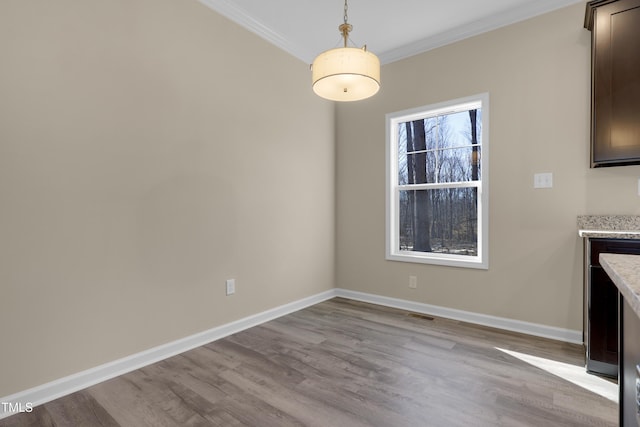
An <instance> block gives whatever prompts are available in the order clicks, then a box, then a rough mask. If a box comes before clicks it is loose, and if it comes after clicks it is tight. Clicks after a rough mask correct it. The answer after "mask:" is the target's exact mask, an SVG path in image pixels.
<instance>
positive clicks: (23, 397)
mask: <svg viewBox="0 0 640 427" xmlns="http://www.w3.org/2000/svg"><path fill="white" fill-rule="evenodd" d="M335 297H342V298H348V299H352V300H355V301H362V302H368V303H372V304H378V305H383V306H386V307H393V308H399V309H402V310H407V311H412V312H416V313H422V314H429V315H432V316H438V317H444V318H448V319H453V320H460V321H464V322H469V323H475V324H478V325H484V326H490V327H494V328H498V329H504V330H508V331H514V332H520V333H523V334H528V335H534V336H539V337H545V338H551V339H555V340H558V341H565V342H570V343H576V344H582V331H574V330H569V329H563V328H556V327H553V326H546V325H540V324H536V323H529V322H523V321H520V320H514V319H507V318H503V317H495V316H488V315H486V314H479V313H472V312H468V311H462V310H456V309H452V308H447V307H440V306H436V305H430V304H423V303H419V302H414V301H408V300H403V299H398V298H390V297H385V296H381V295H375V294H369V293H364V292H356V291H350V290H347V289H339V288H336V289H330V290H328V291H325V292H322V293H319V294H316V295H312V296H310V297H307V298H303V299H300V300H298V301H294V302H291V303H289V304H285V305H281V306H279V307H275V308H273V309H270V310H266V311H263V312H261V313H258V314H255V315H252V316H248V317H245V318H243V319H240V320H237V321H235V322H231V323H227V324H224V325H221V326H218V327H216V328H212V329H209V330H207V331H204V332H200V333H197V334H194V335H190V336H188V337H185V338H181V339H179V340H176V341H173V342H170V343H167V344H164V345H161V346H158V347H154V348H151V349H149V350H145V351H142V352H140V353H136V354H132V355H131V356H127V357H124V358H122V359H118V360H114V361H112V362H109V363H105V364H103V365H100V366H96V367H95V368H91V369H88V370H86V371H82V372H78V373H76V374H73V375H69V376H67V377H63V378H60V379H58V380H55V381H52V382H49V383H46V384H43V385H40V386H37V387H34V388H31V389H28V390H24V391H21V392H18V393H15V394H12V395H10V396H5V397H0V402H10V403H11V404H12V405H15V404H17V403H20V404H21V405H22V406H21V407H22V408H24V407H25V406H27V404H29V405H28V406H31V407H35V406H38V405H42V404H44V403H47V402H50V401H52V400H54V399H57V398H60V397H62V396H66V395H68V394H71V393H74V392H76V391H78V390H82V389H84V388H87V387H90V386H92V385H95V384H98V383H101V382H103V381H106V380H109V379H111V378H114V377H117V376H119V375H123V374H126V373H127V372H131V371H133V370H135V369H139V368H142V367H144V366H147V365H150V364H152V363H155V362H158V361H160V360H164V359H166V358H168V357H171V356H175V355H176V354H180V353H183V352H185V351H188V350H191V349H193V348H196V347H199V346H201V345H205V344H208V343H210V342H213V341H216V340H219V339H221V338H224V337H226V336H229V335H231V334H235V333H237V332H240V331H243V330H245V329H248V328H251V327H253V326H257V325H260V324H262V323H264V322H268V321H270V320H273V319H276V318H278V317H281V316H285V315H287V314H289V313H293V312H294V311H298V310H302V309H303V308H306V307H309V306H311V305H314V304H318V303H320V302H323V301H326V300H329V299H331V298H335ZM28 406H27V407H28ZM10 415H13V413H11V412H6V411H5V409H4V405H2V406H0V419H3V418H6V417H8V416H10Z"/></svg>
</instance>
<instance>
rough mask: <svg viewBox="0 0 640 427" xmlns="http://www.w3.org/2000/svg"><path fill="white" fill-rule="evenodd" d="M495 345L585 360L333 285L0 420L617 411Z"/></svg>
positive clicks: (557, 422)
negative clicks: (329, 292) (335, 291)
mask: <svg viewBox="0 0 640 427" xmlns="http://www.w3.org/2000/svg"><path fill="white" fill-rule="evenodd" d="M497 348H501V349H506V350H510V351H514V352H518V353H524V354H528V355H533V356H537V357H541V358H545V359H550V360H554V361H558V362H562V363H567V364H571V365H578V366H582V365H583V355H582V348H581V346H577V345H571V344H566V343H561V342H557V341H552V340H546V339H541V338H535V337H530V336H525V335H520V334H516V333H509V332H504V331H499V330H495V329H491V328H486V327H481V326H476V325H470V324H466V323H462V322H457V321H452V320H447V319H440V318H435V319H432V320H430V319H428V318H421V317H415V316H410V315H408V313H407V312H405V311H402V310H396V309H391V308H386V307H381V306H376V305H371V304H365V303H359V302H354V301H350V300H347V299H341V298H335V299H332V300H330V301H326V302H323V303H321V304H317V305H315V306H312V307H309V308H307V309H304V310H301V311H298V312H296V313H293V314H290V315H287V316H284V317H281V318H279V319H276V320H273V321H271V322H268V323H265V324H263V325H260V326H257V327H254V328H251V329H248V330H246V331H243V332H240V333H237V334H235V335H232V336H229V337H227V338H224V339H221V340H218V341H216V342H213V343H210V344H208V345H205V346H202V347H199V348H196V349H194V350H192V351H188V352H186V353H183V354H180V355H178V356H175V357H172V358H170V359H167V360H164V361H162V362H158V363H156V364H153V365H150V366H147V367H145V368H142V369H139V370H137V371H133V372H131V373H128V374H126V375H122V376H120V377H117V378H114V379H112V380H109V381H106V382H104V383H101V384H98V385H95V386H93V387H90V388H87V389H85V390H82V391H79V392H77V393H74V394H71V395H69V396H66V397H63V398H60V399H57V400H54V401H52V402H49V403H47V404H44V405H41V406H38V407H36V408H34V410H33V412H31V413H24V414H17V415H13V416H11V417H8V418H5V419H4V420H0V427H5V426H135V427H139V426H154V427H157V426H260V427H269V426H278V427H281V426H322V427H325V426H331V427H340V426H344V427H357V426H393V427H401V426H411V427H413V426H436V427H440V426H447V427H449V426H614V425H616V424H617V410H618V409H617V404H616V403H615V402H612V401H610V400H608V399H606V398H603V397H600V396H599V395H597V394H595V393H593V392H591V391H588V390H586V389H583V388H581V387H579V386H576V385H574V384H572V383H571V382H568V381H566V380H565V379H563V378H561V377H559V376H555V375H553V374H550V373H548V372H546V371H544V370H542V369H540V368H537V367H535V366H532V365H531V364H529V363H526V362H523V361H521V360H520V359H518V358H516V357H513V356H512V355H510V354H508V353H505V352H503V351H501V350H498V349H497ZM585 375H587V374H585Z"/></svg>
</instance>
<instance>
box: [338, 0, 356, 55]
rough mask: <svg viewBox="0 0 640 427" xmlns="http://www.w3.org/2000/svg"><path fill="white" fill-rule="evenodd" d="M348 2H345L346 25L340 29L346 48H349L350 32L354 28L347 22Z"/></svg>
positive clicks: (345, 0)
mask: <svg viewBox="0 0 640 427" xmlns="http://www.w3.org/2000/svg"><path fill="white" fill-rule="evenodd" d="M347 9H348V6H347V0H344V24H342V25H340V26H339V27H338V30H340V32H341V33H342V38H343V39H344V47H347V41H348V40H349V32H350V31H351V30H352V29H353V26H352V25H351V24H349V23H348V22H347V20H348V18H349V17H348V16H347Z"/></svg>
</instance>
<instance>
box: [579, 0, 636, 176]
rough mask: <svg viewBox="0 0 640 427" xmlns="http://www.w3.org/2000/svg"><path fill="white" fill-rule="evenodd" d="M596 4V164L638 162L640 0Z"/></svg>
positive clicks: (593, 133) (593, 155)
mask: <svg viewBox="0 0 640 427" xmlns="http://www.w3.org/2000/svg"><path fill="white" fill-rule="evenodd" d="M591 3H605V4H603V5H602V6H597V7H596V8H595V10H594V19H593V33H592V49H593V51H592V105H591V108H592V129H591V139H592V141H591V160H592V162H591V163H592V164H591V165H592V167H597V166H615V165H620V164H639V163H640V0H618V1H614V2H602V1H600V2H591Z"/></svg>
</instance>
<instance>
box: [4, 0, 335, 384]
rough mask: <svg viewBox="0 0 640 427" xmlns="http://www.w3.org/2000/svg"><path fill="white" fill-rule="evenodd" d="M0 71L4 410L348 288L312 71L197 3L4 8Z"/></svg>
mask: <svg viewBox="0 0 640 427" xmlns="http://www.w3.org/2000/svg"><path fill="white" fill-rule="evenodd" d="M0 64H1V65H0V203H1V205H0V325H1V326H2V332H1V335H0V342H1V344H0V348H1V349H0V396H7V395H9V394H12V393H15V392H18V391H22V390H25V389H27V388H30V387H33V386H36V385H39V384H42V383H45V382H48V381H51V380H54V379H57V378H60V377H63V376H66V375H69V374H72V373H75V372H79V371H81V370H83V369H87V368H90V367H93V366H97V365H99V364H102V363H105V362H108V361H112V360H114V359H117V358H120V357H123V356H127V355H130V354H133V353H136V352H139V351H142V350H145V349H147V348H150V347H153V346H156V345H159V344H163V343H166V342H169V341H172V340H175V339H178V338H181V337H184V336H187V335H189V334H193V333H196V332H199V331H203V330H206V329H209V328H212V327H215V326H217V325H220V324H223V323H227V322H230V321H233V320H235V319H238V318H242V317H245V316H247V315H251V314H254V313H257V312H260V311H262V310H266V309H269V308H272V307H275V306H278V305H281V304H284V303H287V302H290V301H293V300H298V299H300V298H303V297H306V296H309V295H313V294H316V293H318V292H322V291H325V290H327V289H331V288H332V287H333V286H334V268H333V264H334V237H333V236H334V199H335V197H334V176H335V170H334V141H335V136H334V107H333V105H332V104H331V103H330V102H326V101H323V100H320V99H318V98H317V97H315V96H314V95H313V94H312V91H311V90H310V87H309V85H310V82H309V70H308V65H307V64H304V63H303V62H301V61H299V60H297V59H295V58H293V57H291V56H290V55H288V54H286V53H284V52H282V51H280V50H279V49H277V48H275V47H273V46H272V45H270V44H268V43H267V42H265V41H263V40H261V39H259V38H258V37H257V36H255V35H253V34H251V33H249V32H247V31H245V30H243V29H241V28H240V27H238V26H236V25H235V24H232V23H230V22H229V21H227V20H226V19H224V18H222V17H221V16H220V15H217V14H216V13H214V12H213V11H211V10H210V9H208V8H207V7H205V6H203V5H202V4H200V3H198V2H197V1H195V0H193V1H173V0H135V1H131V0H110V1H102V0H89V1H86V0H83V1H77V0H76V1H73V0H61V1H56V2H51V1H47V0H39V1H38V0H30V1H28V2H26V1H23V0H3V1H2V2H0ZM231 277H234V278H236V279H237V293H236V294H235V295H234V296H232V297H225V296H224V281H225V279H227V278H231Z"/></svg>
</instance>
